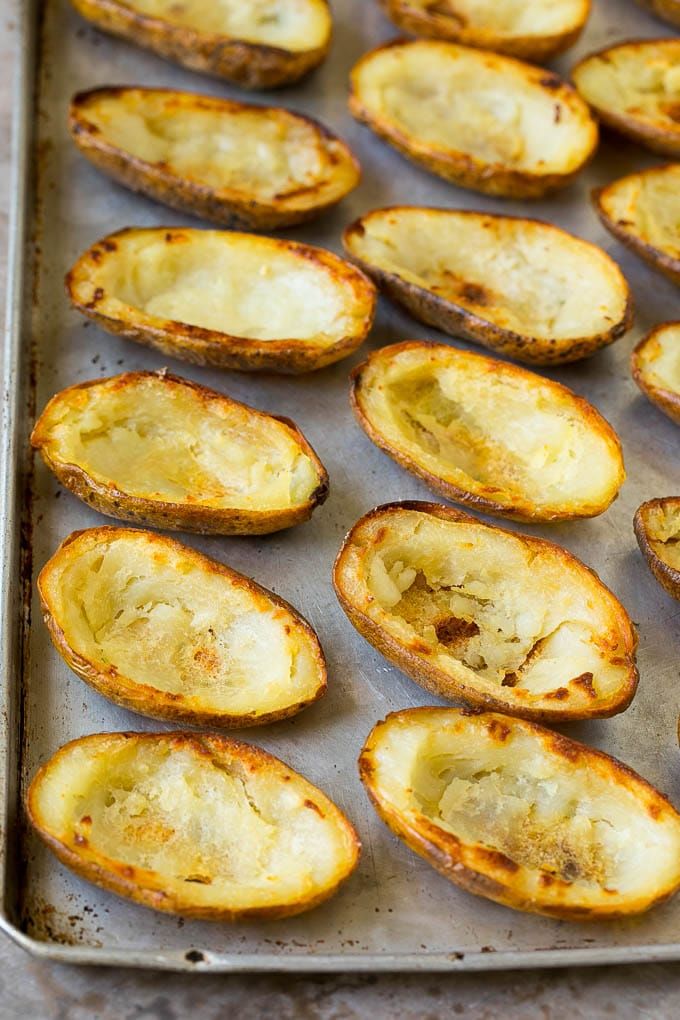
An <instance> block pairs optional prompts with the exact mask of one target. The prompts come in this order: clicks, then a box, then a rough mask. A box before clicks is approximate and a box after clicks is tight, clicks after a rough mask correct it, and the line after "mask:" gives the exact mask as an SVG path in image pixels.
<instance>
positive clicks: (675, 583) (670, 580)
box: [633, 496, 680, 601]
mask: <svg viewBox="0 0 680 1020" xmlns="http://www.w3.org/2000/svg"><path fill="white" fill-rule="evenodd" d="M666 514H668V515H669V516H671V517H672V518H673V517H674V518H675V519H676V520H677V535H678V538H680V496H666V497H664V498H663V499H650V500H647V502H646V503H643V504H642V505H641V506H639V507H638V508H637V510H636V511H635V517H634V518H633V528H634V531H635V537H636V538H637V542H638V545H639V546H640V551H641V553H642V555H643V556H644V558H645V559H646V560H647V566H648V567H649V569H650V570H651V572H652V573H653V575H654V577H655V578H656V580H657V581H658V582H659V584H660V585H661V587H662V588H663V589H664V591H665V592H667V593H668V594H669V595H670V596H671V598H673V599H677V600H678V601H680V566H673V564H672V563H669V562H668V561H667V560H664V559H662V557H661V556H660V555H659V553H658V552H657V551H656V550H655V549H654V543H655V542H659V541H661V539H660V538H656V537H655V535H654V532H653V528H654V527H655V518H657V517H663V516H664V515H666ZM656 526H658V524H657V525H656Z"/></svg>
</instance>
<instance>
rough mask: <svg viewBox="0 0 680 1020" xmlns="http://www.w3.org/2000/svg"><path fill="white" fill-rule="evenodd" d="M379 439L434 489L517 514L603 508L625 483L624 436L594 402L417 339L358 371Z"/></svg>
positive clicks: (355, 377) (365, 416)
mask: <svg viewBox="0 0 680 1020" xmlns="http://www.w3.org/2000/svg"><path fill="white" fill-rule="evenodd" d="M351 379H352V390H351V403H352V408H353V410H354V413H355V415H356V417H357V420H358V422H359V424H360V425H361V427H362V428H363V429H364V431H365V432H366V434H367V435H368V437H369V439H371V440H372V441H373V442H374V443H375V444H376V446H378V447H380V449H381V450H384V452H385V453H387V454H389V456H390V457H392V458H393V460H396V461H397V463H398V464H401V466H402V467H404V468H406V470H407V471H410V472H411V473H412V474H414V475H417V476H418V477H419V478H422V479H423V480H424V481H425V482H427V484H428V485H429V486H430V487H431V488H433V489H434V490H435V491H436V492H440V493H442V494H443V495H444V496H446V497H447V498H448V499H451V500H453V501H454V502H456V503H463V504H465V505H468V506H471V507H474V508H475V509H477V510H481V511H483V512H484V513H489V514H497V515H498V516H500V517H509V518H512V519H514V520H519V521H563V520H575V519H577V518H580V517H595V516H597V515H598V514H601V513H603V512H604V511H605V510H606V509H607V507H608V506H609V505H610V503H611V502H612V501H613V500H614V499H615V498H616V495H617V493H618V491H619V489H620V487H621V485H622V484H623V481H624V478H625V471H624V467H623V456H622V453H621V444H620V442H619V439H618V437H617V435H616V433H615V432H614V430H613V429H612V427H611V426H610V425H609V423H608V422H606V421H605V419H604V418H603V417H602V416H601V415H600V414H599V412H598V411H596V410H595V408H594V407H593V406H592V404H589V403H588V401H587V400H584V399H583V398H582V397H578V396H576V394H575V393H572V391H571V390H568V389H567V388H566V386H561V385H560V384H559V383H556V382H553V381H552V380H550V379H544V378H542V377H541V376H539V375H536V374H535V373H534V372H530V371H529V370H528V369H525V368H520V367H519V366H518V365H511V364H508V363H506V362H502V361H496V360H495V359H494V358H487V357H485V356H483V355H480V354H470V353H469V352H467V351H462V350H459V349H457V348H455V347H450V346H448V345H446V344H430V343H425V342H424V341H418V340H412V341H406V342H405V343H400V344H393V345H392V346H390V347H383V348H382V349H380V350H378V351H375V352H373V353H372V354H371V355H370V357H369V358H368V359H367V360H366V361H364V362H363V363H362V364H361V365H358V366H357V368H355V369H354V372H353V373H352V377H351Z"/></svg>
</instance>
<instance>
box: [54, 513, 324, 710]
mask: <svg viewBox="0 0 680 1020" xmlns="http://www.w3.org/2000/svg"><path fill="white" fill-rule="evenodd" d="M38 591H39V593H40V602H41V606H42V612H43V619H44V620H45V623H46V625H47V628H48V630H49V633H50V637H51V638H52V642H53V644H54V646H55V648H56V649H57V651H58V652H59V654H60V655H61V656H62V658H63V659H64V660H65V661H66V663H67V665H69V666H70V667H71V669H72V670H73V671H74V672H75V673H77V675H78V676H79V677H80V678H81V680H84V681H85V683H87V684H89V685H90V686H91V687H93V688H94V689H95V690H96V691H97V692H98V693H99V694H102V695H103V696H104V697H105V698H109V700H111V701H113V702H115V703H116V704H117V705H122V707H123V708H128V709H131V710H132V711H133V712H139V713H140V714H141V715H145V716H149V717H150V718H152V719H170V720H173V721H175V722H182V723H189V724H191V725H194V726H220V727H227V728H229V727H232V728H234V727H236V728H239V727H245V726H261V725H263V724H265V723H272V722H276V721H277V720H279V719H287V718H288V717H289V716H292V715H295V714H296V713H297V712H299V711H300V710H301V709H303V708H306V707H307V706H308V705H310V704H312V702H314V701H317V700H318V699H319V698H320V697H321V696H322V695H323V694H324V693H325V690H326V664H325V660H324V655H323V652H322V650H321V646H320V644H319V640H318V638H317V636H316V634H315V633H314V631H313V630H312V628H311V627H310V625H309V624H308V623H307V621H306V620H304V619H303V618H302V617H301V616H300V614H299V613H298V612H296V610H295V609H293V607H292V606H291V605H289V604H288V603H287V602H285V601H284V600H283V599H282V598H279V596H278V595H275V594H274V593H273V592H271V591H268V590H267V589H266V588H262V587H261V586H260V585H259V584H257V583H256V582H255V581H253V580H251V579H250V578H248V577H244V576H243V575H242V574H239V573H237V572H236V571H235V570H231V569H230V568H229V567H227V566H225V565H224V564H223V563H218V562H217V561H216V560H212V559H210V558H209V557H208V556H203V555H202V554H201V553H198V552H196V551H195V550H193V549H190V548H189V547H188V546H185V545H182V544H181V543H180V542H176V541H174V540H173V539H171V538H167V537H165V536H163V535H157V534H153V533H151V532H148V531H133V530H130V529H128V528H111V527H104V528H91V529H89V530H88V531H76V532H74V533H73V534H72V535H70V536H69V537H68V538H67V539H66V540H65V541H64V542H62V544H61V545H60V547H59V549H58V550H57V551H56V553H55V554H54V555H53V556H52V557H51V559H49V560H48V561H47V563H46V564H45V566H44V567H43V568H42V570H41V571H40V575H39V577H38Z"/></svg>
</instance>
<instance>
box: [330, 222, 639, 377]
mask: <svg viewBox="0 0 680 1020" xmlns="http://www.w3.org/2000/svg"><path fill="white" fill-rule="evenodd" d="M344 244H345V248H346V250H347V252H348V253H349V254H350V255H351V256H352V257H353V258H354V259H356V261H357V262H358V263H359V265H360V266H361V267H362V269H364V270H365V271H366V272H367V273H368V274H369V275H370V276H372V277H373V278H374V279H375V281H376V282H377V283H378V284H379V286H380V287H381V288H382V289H383V290H384V291H385V292H386V293H387V294H388V295H389V296H390V297H391V298H393V299H394V300H395V301H398V302H399V304H401V305H403V306H404V307H405V308H406V309H407V310H408V311H409V312H410V313H411V314H412V315H413V316H414V317H415V318H416V319H419V320H420V321H421V322H424V323H426V324H427V325H429V326H435V327H436V328H437V329H441V330H443V331H444V332H445V333H449V334H451V335H452V336H461V337H465V338H466V339H468V340H474V341H475V342H476V343H480V344H482V345H483V346H484V347H490V348H491V349H492V350H495V351H500V352H501V353H503V354H506V355H508V356H509V357H512V358H517V360H518V361H523V362H526V363H528V364H535V365H559V364H563V363H565V362H569V361H577V360H579V359H580V358H585V357H588V356H589V355H591V354H594V353H595V351H597V350H599V349H600V348H601V347H604V346H606V345H607V344H610V343H612V342H613V341H614V340H617V339H618V338H619V337H620V336H622V335H623V333H625V331H626V330H627V329H628V328H629V327H630V325H631V323H632V318H633V301H632V296H631V293H630V288H629V287H628V284H627V282H626V280H625V278H624V276H623V274H622V273H621V271H620V269H619V267H618V266H617V265H616V263H615V262H614V261H613V260H612V259H610V258H609V256H608V255H606V254H605V252H603V251H602V249H601V248H598V247H597V246H596V245H593V244H590V243H589V242H587V241H583V240H581V239H580V238H578V237H574V236H573V235H572V234H568V233H567V232H566V231H564V230H560V229H559V227H554V226H552V225H550V224H548V223H541V222H540V221H538V220H530V219H523V218H521V217H516V216H497V215H493V214H491V213H479V212H468V211H467V210H466V211H463V210H453V209H428V208H422V207H418V206H395V207H393V208H388V209H375V210H374V211H373V212H369V213H367V214H366V215H365V216H362V217H361V219H358V220H356V222H355V223H353V224H352V225H351V226H350V227H348V228H347V230H346V231H345V234H344Z"/></svg>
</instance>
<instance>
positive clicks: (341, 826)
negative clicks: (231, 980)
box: [26, 732, 361, 922]
mask: <svg viewBox="0 0 680 1020" xmlns="http://www.w3.org/2000/svg"><path fill="white" fill-rule="evenodd" d="M135 755H136V756H137V759H138V762H140V761H141V763H142V764H143V765H145V766H146V767H147V769H148V772H147V774H146V776H144V775H142V774H141V770H140V769H139V768H138V769H137V770H135V767H134V766H135V762H134V761H133V762H129V761H126V757H127V758H131V757H133V756H135ZM168 762H170V764H169V765H168ZM164 765H165V766H166V768H165V769H164V768H163V766H164ZM173 770H174V771H173ZM118 774H120V775H122V776H123V777H125V778H126V779H127V780H128V781H129V783H130V786H131V789H132V790H133V791H134V792H135V794H136V795H138V796H140V797H141V796H142V795H143V794H144V791H145V786H144V781H146V789H149V784H151V783H152V782H153V780H154V778H155V779H156V783H157V786H156V789H158V788H159V787H160V789H161V791H163V792H165V793H166V796H167V793H168V785H169V781H170V782H172V783H173V788H177V791H178V793H179V794H180V795H181V796H183V797H184V799H185V800H186V799H187V798H189V803H190V805H191V807H192V808H194V810H192V811H191V813H189V811H188V810H187V809H185V810H183V805H182V804H181V803H178V802H176V803H175V804H173V805H172V808H171V809H170V810H168V809H166V810H163V809H159V805H158V803H157V797H156V798H155V799H156V803H154V798H152V796H151V795H153V794H154V787H153V785H152V786H151V789H150V791H149V794H146V795H145V800H146V805H147V807H148V808H149V810H147V812H146V815H145V817H146V818H148V822H141V823H139V824H137V822H138V819H133V820H132V824H131V825H130V826H129V828H130V829H132V833H130V832H129V831H128V833H126V836H125V840H123V839H122V838H121V834H120V832H119V831H118V830H119V829H120V822H119V821H118V820H117V818H116V816H115V815H114V816H110V815H109V816H107V815H106V813H105V811H104V812H102V810H101V803H99V804H98V803H97V800H96V796H97V792H98V791H103V793H104V795H105V794H106V792H107V791H109V790H111V792H112V794H113V796H114V804H115V803H116V801H115V795H116V794H118V795H120V790H119V789H117V788H115V780H116V779H117V778H118ZM185 776H189V777H190V778H191V779H192V780H194V782H199V783H200V781H201V780H203V784H204V786H207V785H208V784H209V783H211V784H212V791H211V792H212V793H213V796H212V797H211V802H207V801H206V803H205V804H202V803H201V799H200V797H195V796H194V797H191V793H192V791H190V790H187V788H186V787H187V784H186V780H185V778H184V777H185ZM88 784H89V786H88ZM239 789H240V790H241V793H240V794H239ZM140 790H141V792H140ZM78 791H80V792H81V793H83V794H84V797H83V801H82V803H84V804H87V797H88V795H89V796H90V798H91V800H92V804H93V808H96V809H97V810H96V811H95V810H93V809H91V811H92V813H91V814H85V815H83V816H82V817H81V811H80V810H78V811H75V810H73V809H74V808H75V804H74V799H75V797H76V794H77V793H78ZM284 792H285V796H286V798H287V799H288V804H283V805H282V801H281V795H282V794H283V793H284ZM260 794H263V795H264V805H263V806H264V809H265V811H266V809H267V807H268V805H269V804H270V803H271V801H272V799H274V805H273V808H272V809H275V808H276V807H277V805H278V807H279V808H280V810H281V812H283V811H284V810H285V811H286V812H287V813H288V815H292V814H293V808H294V809H295V815H296V816H297V815H299V817H300V819H301V820H302V821H301V824H300V823H299V822H298V823H296V824H297V828H298V830H299V831H300V833H301V835H302V836H303V837H304V836H306V839H305V840H304V842H302V843H300V846H299V847H298V851H297V858H299V859H300V861H301V866H303V867H304V866H307V867H310V866H311V863H312V859H313V854H312V851H313V850H314V847H315V837H316V840H317V841H319V845H321V847H322V850H325V851H326V852H327V853H328V855H329V857H328V860H326V861H323V862H320V863H317V870H320V871H322V872H323V874H322V875H321V878H320V879H319V880H312V879H310V878H309V877H307V878H306V879H305V877H304V876H301V877H300V879H299V880H298V882H297V883H290V878H291V868H294V867H295V864H296V860H297V859H296V858H294V859H292V860H291V855H290V853H288V854H286V853H285V848H283V852H282V857H283V869H282V871H283V873H281V874H278V875H276V876H275V877H276V879H277V880H278V881H277V884H278V889H277V888H276V884H275V883H274V882H272V881H269V883H268V885H269V888H263V887H262V886H263V884H264V883H260V886H259V887H258V885H257V883H256V882H255V881H254V880H253V884H252V885H251V887H250V890H248V887H247V883H244V882H242V881H240V882H239V881H232V882H231V883H229V882H228V880H225V879H221V876H220V875H219V873H218V874H213V873H212V872H209V873H207V874H206V873H205V872H206V865H205V863H202V862H201V860H200V854H199V860H198V861H195V856H196V843H195V841H194V840H193V838H191V837H190V838H188V839H187V838H186V837H185V839H184V841H183V842H182V836H183V834H184V832H185V831H186V826H187V824H188V823H189V822H190V821H191V820H192V819H193V818H195V817H196V814H198V815H199V817H201V816H202V821H203V823H204V825H205V824H206V823H208V820H209V819H217V821H218V822H219V820H220V819H219V816H220V808H221V807H222V808H223V811H222V813H224V810H227V809H228V808H229V805H230V804H235V805H237V806H240V811H241V817H240V818H237V827H238V828H239V829H240V831H241V832H243V829H244V828H246V835H248V832H247V828H248V826H250V827H252V828H253V829H254V833H255V836H254V839H253V838H252V837H251V838H250V839H249V841H248V842H249V844H250V847H249V848H250V853H251V855H252V854H253V851H254V850H255V849H256V848H257V846H258V834H259V826H258V822H257V821H256V820H255V819H253V817H252V816H253V815H255V810H254V809H253V807H252V804H253V802H255V803H257V800H258V796H260ZM99 796H100V800H101V796H102V794H101V793H100V794H99ZM260 799H261V801H262V798H260ZM178 800H179V798H178ZM194 800H197V801H198V807H197V808H196V807H195V806H194V803H193V802H194ZM292 800H294V803H293V804H291V803H290V802H291V801H292ZM26 806H27V811H28V817H29V820H30V822H31V824H32V825H33V827H34V828H35V830H36V832H37V833H38V835H39V836H40V838H41V839H42V840H43V841H44V842H45V844H46V845H47V846H48V847H49V849H50V850H51V851H52V852H53V853H54V854H55V856H56V857H57V858H58V859H59V860H60V861H61V862H62V864H65V865H66V867H67V868H70V869H71V871H74V872H75V873H76V874H77V875H80V877H81V878H84V879H86V880H87V881H88V882H92V883H93V884H94V885H98V886H100V887H101V888H103V889H107V890H108V891H109V892H113V893H115V894H116V895H118V896H122V897H124V898H126V899H129V900H133V901H134V902H135V903H138V904H140V905H141V906H144V907H151V908H152V909H153V910H159V911H161V912H163V913H168V914H179V915H181V916H183V917H190V918H194V919H196V920H203V921H230V922H231V921H242V920H274V919H276V918H281V917H291V916H293V915H294V914H299V913H301V912H303V911H305V910H311V909H312V908H313V907H316V906H317V905H318V904H320V903H322V902H323V901H324V900H326V899H328V898H329V897H330V896H332V895H333V894H334V893H335V892H336V891H337V889H338V887H339V885H340V884H341V883H342V882H344V881H345V880H346V879H347V878H348V877H349V875H350V874H351V873H352V871H353V870H354V868H355V867H356V864H357V861H358V858H359V853H360V849H361V844H360V843H359V839H358V837H357V834H356V832H355V831H354V828H353V826H352V825H351V823H350V822H349V821H348V819H347V818H346V817H345V816H344V815H343V814H342V812H341V811H340V810H339V809H338V808H337V807H336V806H335V805H334V804H333V802H332V801H331V800H329V798H328V797H326V796H325V795H324V794H323V793H322V792H321V790H319V789H318V788H317V787H315V786H313V785H312V783H310V782H309V781H308V780H307V779H305V778H304V777H303V776H301V775H300V774H299V773H297V772H294V771H293V769H291V768H289V767H288V766H287V765H286V764H285V763H284V762H282V761H280V760H279V759H278V758H275V757H274V756H273V755H271V754H268V753H267V752H266V751H263V750H261V749H260V748H259V747H254V746H252V745H250V744H244V743H241V742H239V741H236V740H230V739H228V738H227V737H224V736H218V735H217V734H207V733H201V734H198V733H187V732H176V733H172V732H165V733H96V734H92V735H90V736H86V737H81V738H79V739H78V740H73V741H71V742H70V743H68V744H65V745H64V746H63V747H61V748H60V749H59V750H58V751H57V752H56V754H55V755H54V756H53V757H52V758H51V759H50V760H49V761H48V762H46V763H45V764H44V765H43V766H41V768H40V769H39V770H38V772H37V773H36V775H35V776H34V778H33V780H32V782H31V785H30V787H29V789H28V794H27V798H26ZM88 807H90V805H89V804H88ZM249 807H250V811H249V810H248V808H249ZM81 810H82V807H81ZM173 811H174V814H173ZM121 813H122V814H123V820H125V812H124V800H123V804H122V807H121ZM98 814H99V815H102V816H103V821H102V820H101V819H100V818H99V817H98ZM244 814H245V817H246V824H245V826H244V824H243V816H244ZM312 816H314V817H312ZM107 818H108V825H107ZM225 822H226V823H227V824H228V822H229V818H225ZM232 822H233V819H232ZM239 822H240V825H238V823H239ZM286 822H287V824H288V825H289V826H290V825H291V821H290V819H289V818H286ZM171 823H174V825H173V824H171ZM263 824H264V825H267V824H268V823H267V822H266V821H264V822H263ZM272 828H275V826H274V825H273V824H268V830H269V831H271V829H272ZM102 829H104V830H105V831H104V832H102ZM102 837H104V839H103V838H102ZM173 837H177V838H176V840H175V844H176V845H177V844H179V846H178V847H177V849H176V850H175V853H174V859H173V856H172V846H168V845H167V844H172V842H173ZM116 838H117V839H118V840H119V842H123V844H124V845H123V847H122V848H120V849H122V851H123V852H122V853H121V852H119V853H116V852H115V851H116V850H117V849H118V848H116V847H115V845H114V847H113V848H112V850H113V851H114V852H111V851H109V852H106V851H107V847H106V846H104V847H102V845H101V844H102V842H110V841H111V840H114V842H115V840H116ZM322 839H323V843H321V840H322ZM204 842H207V841H206V840H205V837H204ZM214 842H215V843H217V849H218V850H220V851H221V854H220V856H221V857H223V856H224V855H225V854H227V855H229V852H230V851H232V852H233V853H235V852H236V849H237V848H234V846H233V841H232V843H231V844H228V843H227V842H226V841H225V840H224V839H223V840H222V841H221V842H222V846H221V847H220V841H219V839H214ZM225 844H226V845H225ZM199 847H200V842H199ZM208 849H213V848H212V847H210V846H208ZM279 849H280V847H279V846H278V845H277V851H279ZM135 850H136V851H137V852H136V853H135ZM148 850H153V851H154V852H155V853H156V856H158V855H159V854H162V853H167V855H168V856H169V857H170V860H169V867H170V868H171V873H170V874H164V873H163V871H162V870H161V869H160V868H158V867H156V868H154V867H152V866H150V865H147V866H145V865H144V864H141V865H140V863H139V862H138V861H139V857H140V856H143V855H144V852H145V851H147V852H148ZM192 853H193V854H194V859H192ZM246 853H247V850H246ZM331 854H333V855H334V857H333V860H332V862H331V861H330V856H331ZM212 856H213V859H214V858H215V856H217V855H216V854H215V849H213V855H212ZM245 856H246V854H243V855H242V857H241V858H235V865H234V871H235V870H236V865H238V866H239V867H241V868H242V867H243V865H244V864H246V867H247V861H245V862H244V861H243V859H242V858H243V857H245ZM218 859H219V857H218ZM192 864H196V866H197V867H198V868H199V869H200V871H199V873H196V874H194V873H190V874H187V875H186V876H182V870H186V869H188V868H189V867H190V866H191V865H192ZM276 866H277V865H276V862H275V861H272V862H271V868H272V870H273V869H274V868H275V867H276ZM286 866H287V867H286ZM260 870H262V869H261V868H260ZM177 871H179V872H180V874H179V875H177ZM256 877H257V876H256ZM286 882H288V883H289V885H291V887H290V888H286ZM219 884H223V885H227V886H229V885H230V886H231V888H227V889H225V890H223V891H222V895H220V890H219V888H215V886H218V885H219ZM296 884H297V886H298V887H297V888H296V887H295V885H296ZM244 885H245V889H244V888H242V887H243V886H244ZM248 892H249V895H248Z"/></svg>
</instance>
